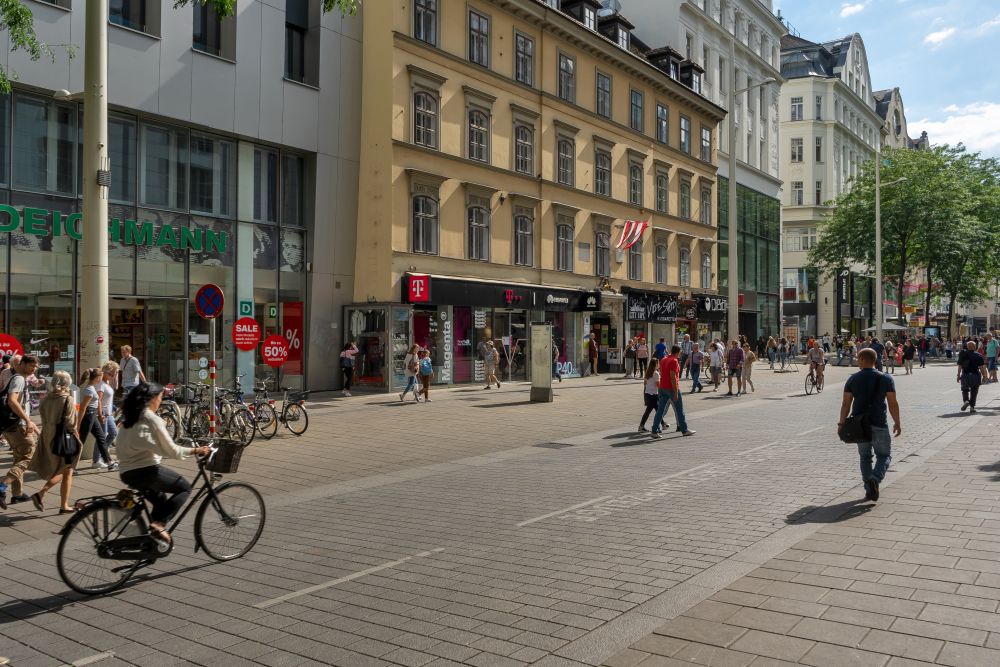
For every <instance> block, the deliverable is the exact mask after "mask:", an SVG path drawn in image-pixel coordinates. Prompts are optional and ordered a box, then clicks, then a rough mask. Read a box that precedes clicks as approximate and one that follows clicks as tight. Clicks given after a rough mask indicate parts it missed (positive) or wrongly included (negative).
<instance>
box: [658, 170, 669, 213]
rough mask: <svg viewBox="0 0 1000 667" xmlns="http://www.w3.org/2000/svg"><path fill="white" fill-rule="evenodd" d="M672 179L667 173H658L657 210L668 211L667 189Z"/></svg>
mask: <svg viewBox="0 0 1000 667" xmlns="http://www.w3.org/2000/svg"><path fill="white" fill-rule="evenodd" d="M669 183H670V180H669V179H668V178H667V175H666V174H657V175H656V210H657V211H658V212H660V213H666V212H667V190H668V189H669Z"/></svg>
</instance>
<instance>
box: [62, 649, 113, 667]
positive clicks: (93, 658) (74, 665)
mask: <svg viewBox="0 0 1000 667" xmlns="http://www.w3.org/2000/svg"><path fill="white" fill-rule="evenodd" d="M113 657H115V654H114V652H112V651H105V652H104V653H97V654H95V655H88V656H87V657H86V658H80V659H79V660H74V661H73V662H71V663H69V667H83V666H84V665H92V664H94V663H95V662H100V661H101V660H107V659H108V658H113Z"/></svg>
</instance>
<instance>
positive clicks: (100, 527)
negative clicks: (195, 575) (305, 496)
mask: <svg viewBox="0 0 1000 667" xmlns="http://www.w3.org/2000/svg"><path fill="white" fill-rule="evenodd" d="M212 449H213V451H212V454H211V455H210V456H208V457H206V458H204V459H198V476H197V478H196V480H195V484H196V485H197V482H198V480H201V482H202V485H201V487H200V488H198V490H197V493H195V494H193V495H192V497H191V499H190V500H189V501H188V502H187V504H186V505H185V506H184V508H183V509H182V510H181V512H180V513H179V514H178V515H177V518H176V519H174V522H173V523H172V524H171V525H170V526H169V528H168V531H169V532H170V534H171V535H173V534H174V531H175V530H176V528H177V526H178V525H180V523H181V521H183V520H184V518H185V517H186V516H187V515H188V512H190V511H191V509H192V508H193V507H194V506H195V505H196V504H198V502H199V501H201V505H200V506H199V507H198V511H197V514H196V515H195V521H194V538H195V547H194V550H195V553H197V552H198V551H199V550H201V551H204V552H205V553H206V554H207V555H208V557H209V558H212V559H213V560H217V561H227V560H234V559H236V558H241V557H242V556H245V555H246V554H247V553H248V552H249V551H250V550H251V549H253V547H254V545H255V544H257V540H259V539H260V535H261V533H262V532H263V530H264V522H265V520H266V510H265V507H264V499H263V498H262V497H261V495H260V493H259V492H258V491H257V489H255V488H254V487H252V486H250V485H249V484H246V483H244V482H223V483H222V484H220V485H218V486H214V483H215V482H216V481H217V480H219V479H220V478H221V476H222V475H225V474H231V473H235V472H236V471H237V469H238V467H239V461H240V456H241V455H242V453H243V450H244V449H245V447H244V446H242V445H240V444H239V443H236V442H233V441H220V442H218V443H216V445H215V446H213V448H212ZM77 507H79V508H80V509H79V511H77V513H76V514H75V515H74V516H73V517H72V518H71V519H70V520H69V521H68V522H67V523H66V525H65V526H64V527H63V528H62V530H60V531H59V534H60V535H61V537H60V539H59V547H58V549H57V551H56V567H57V569H58V570H59V576H60V577H61V578H62V580H63V581H64V582H65V583H66V585H67V586H69V587H70V588H72V589H73V590H74V591H76V592H78V593H82V594H84V595H100V594H103V593H110V592H111V591H114V590H116V589H118V588H120V587H121V586H123V585H125V582H127V581H128V580H129V579H130V578H131V577H132V575H134V574H135V573H136V572H137V571H138V570H140V569H141V568H143V567H148V566H149V565H152V564H153V563H154V562H156V561H157V560H159V559H160V558H166V557H167V556H169V555H170V553H171V552H172V551H173V548H174V542H172V541H171V542H169V543H164V542H161V541H157V540H154V539H153V537H152V536H151V535H150V534H149V524H150V521H151V519H150V513H149V508H148V507H147V505H146V501H145V497H144V495H143V494H142V492H140V491H135V490H132V489H122V490H121V491H119V492H118V493H117V494H115V495H107V496H95V497H92V498H86V499H84V500H81V501H79V502H77ZM164 545H165V546H164Z"/></svg>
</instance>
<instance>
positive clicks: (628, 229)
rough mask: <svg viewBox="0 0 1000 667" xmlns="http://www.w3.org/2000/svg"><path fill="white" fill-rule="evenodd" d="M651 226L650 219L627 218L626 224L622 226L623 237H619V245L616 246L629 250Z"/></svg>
mask: <svg viewBox="0 0 1000 667" xmlns="http://www.w3.org/2000/svg"><path fill="white" fill-rule="evenodd" d="M647 227H649V221H647V220H641V221H640V220H626V221H625V225H624V226H623V227H622V235H621V238H619V239H618V245H617V246H615V247H617V248H618V249H619V250H627V249H628V248H631V247H632V246H634V245H635V244H636V243H638V242H639V239H641V238H642V233H643V232H644V231H646V228H647Z"/></svg>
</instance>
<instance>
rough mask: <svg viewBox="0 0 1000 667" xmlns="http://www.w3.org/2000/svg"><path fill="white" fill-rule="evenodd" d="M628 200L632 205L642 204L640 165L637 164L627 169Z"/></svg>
mask: <svg viewBox="0 0 1000 667" xmlns="http://www.w3.org/2000/svg"><path fill="white" fill-rule="evenodd" d="M628 200H629V202H630V203H631V204H632V205H633V206H642V167H640V166H639V165H637V164H633V165H632V166H631V167H629V170H628Z"/></svg>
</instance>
